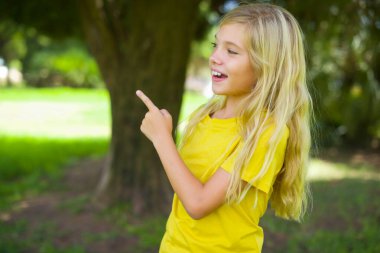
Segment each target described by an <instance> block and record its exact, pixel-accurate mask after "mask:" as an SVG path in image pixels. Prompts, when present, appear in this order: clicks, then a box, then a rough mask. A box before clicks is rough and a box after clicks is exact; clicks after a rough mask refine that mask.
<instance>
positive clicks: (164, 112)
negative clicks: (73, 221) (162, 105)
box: [160, 109, 172, 119]
mask: <svg viewBox="0 0 380 253" xmlns="http://www.w3.org/2000/svg"><path fill="white" fill-rule="evenodd" d="M160 112H161V114H162V115H163V116H164V117H165V118H170V119H171V118H172V116H171V115H170V113H169V112H168V111H167V110H166V109H161V110H160Z"/></svg>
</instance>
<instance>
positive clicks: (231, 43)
mask: <svg viewBox="0 0 380 253" xmlns="http://www.w3.org/2000/svg"><path fill="white" fill-rule="evenodd" d="M215 39H216V40H218V36H217V35H216V34H215ZM224 43H225V44H228V45H232V46H235V47H237V48H239V49H242V50H243V48H242V47H241V46H239V45H237V44H236V43H234V42H232V41H228V40H227V41H224Z"/></svg>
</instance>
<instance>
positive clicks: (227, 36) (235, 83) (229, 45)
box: [209, 24, 255, 97]
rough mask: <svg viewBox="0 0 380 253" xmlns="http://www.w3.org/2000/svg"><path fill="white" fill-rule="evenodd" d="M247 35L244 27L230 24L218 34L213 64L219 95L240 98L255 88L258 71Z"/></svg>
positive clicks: (214, 83) (214, 87)
mask: <svg viewBox="0 0 380 253" xmlns="http://www.w3.org/2000/svg"><path fill="white" fill-rule="evenodd" d="M245 33H246V31H245V27H244V26H243V25H241V24H226V25H223V26H222V27H220V29H219V31H218V32H217V34H216V35H215V44H214V51H213V53H212V55H211V56H210V60H209V64H210V69H211V76H212V90H213V92H214V93H215V94H217V95H226V96H228V97H240V96H244V95H247V94H248V93H249V92H251V90H252V88H253V85H254V81H255V77H254V70H253V68H252V65H251V63H250V61H249V54H248V50H247V48H246V45H245V43H244V41H245Z"/></svg>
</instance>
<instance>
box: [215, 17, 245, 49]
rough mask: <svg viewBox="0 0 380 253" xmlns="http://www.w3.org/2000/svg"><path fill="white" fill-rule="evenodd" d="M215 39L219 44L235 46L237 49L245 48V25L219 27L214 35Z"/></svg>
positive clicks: (233, 24) (235, 24)
mask: <svg viewBox="0 0 380 253" xmlns="http://www.w3.org/2000/svg"><path fill="white" fill-rule="evenodd" d="M215 38H216V39H217V40H218V41H219V42H222V43H223V42H224V43H230V44H235V45H237V46H239V47H242V48H245V45H246V41H247V29H246V26H245V25H243V24H239V23H232V24H224V25H222V26H220V27H219V29H218V31H217V32H216V34H215Z"/></svg>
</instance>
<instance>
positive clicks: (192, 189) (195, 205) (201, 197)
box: [153, 136, 230, 219]
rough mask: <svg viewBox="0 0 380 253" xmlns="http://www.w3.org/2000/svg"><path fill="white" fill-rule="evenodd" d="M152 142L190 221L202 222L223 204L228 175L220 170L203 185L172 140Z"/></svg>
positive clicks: (164, 137) (165, 137)
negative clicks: (187, 165)
mask: <svg viewBox="0 0 380 253" xmlns="http://www.w3.org/2000/svg"><path fill="white" fill-rule="evenodd" d="M162 137H163V138H160V139H159V140H157V141H155V142H153V145H154V147H155V149H156V151H157V153H158V155H159V157H160V160H161V162H162V165H163V167H164V169H165V172H166V174H167V176H168V178H169V181H170V184H171V185H172V187H173V189H174V191H175V193H176V194H177V195H178V197H179V199H180V200H181V202H182V204H183V206H184V207H185V209H186V211H187V212H188V214H189V215H190V216H191V217H192V218H193V219H201V218H203V217H205V216H206V215H208V214H209V213H211V212H212V211H214V210H215V209H217V208H218V207H219V206H221V205H222V204H223V203H224V200H225V196H226V192H227V188H228V184H229V179H230V174H229V173H228V172H226V171H225V170H223V169H221V168H219V169H218V170H217V171H216V173H215V174H214V175H213V176H212V177H211V178H210V179H209V180H208V181H207V182H206V183H204V184H202V182H200V181H199V180H198V179H197V178H196V177H195V176H194V175H193V174H192V173H191V172H190V170H189V169H188V168H187V167H186V165H185V163H184V162H183V160H182V158H181V157H180V155H179V153H178V151H177V148H176V146H175V143H174V141H173V138H171V137H167V136H162Z"/></svg>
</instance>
